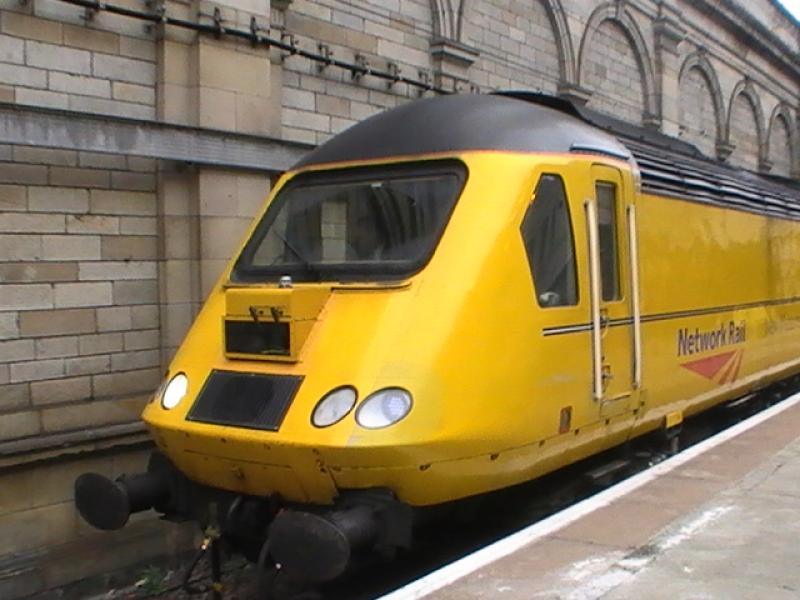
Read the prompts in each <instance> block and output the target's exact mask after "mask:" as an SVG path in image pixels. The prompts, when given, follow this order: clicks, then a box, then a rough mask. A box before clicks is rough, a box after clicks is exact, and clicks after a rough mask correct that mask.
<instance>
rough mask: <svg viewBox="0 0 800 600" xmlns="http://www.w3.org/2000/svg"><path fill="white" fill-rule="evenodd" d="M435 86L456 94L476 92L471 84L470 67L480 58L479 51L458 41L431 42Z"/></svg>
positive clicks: (438, 40)
mask: <svg viewBox="0 0 800 600" xmlns="http://www.w3.org/2000/svg"><path fill="white" fill-rule="evenodd" d="M430 51H431V57H432V58H433V82H434V85H436V86H438V87H440V88H443V89H445V90H452V91H454V92H470V91H475V90H474V89H473V87H472V85H471V83H470V77H469V67H470V65H472V63H474V62H475V60H476V59H477V58H478V55H479V53H478V50H477V49H475V48H473V47H471V46H467V45H466V44H462V43H461V42H457V41H456V40H451V39H444V38H434V39H433V40H432V41H431V48H430Z"/></svg>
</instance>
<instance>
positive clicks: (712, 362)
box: [681, 349, 744, 385]
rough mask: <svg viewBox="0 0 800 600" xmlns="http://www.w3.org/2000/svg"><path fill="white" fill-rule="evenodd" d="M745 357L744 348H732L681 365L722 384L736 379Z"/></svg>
mask: <svg viewBox="0 0 800 600" xmlns="http://www.w3.org/2000/svg"><path fill="white" fill-rule="evenodd" d="M743 358H744V350H741V349H740V350H731V351H730V352H722V353H721V354H715V355H714V356H707V357H705V358H701V359H699V360H693V361H690V362H685V363H681V366H682V367H683V368H684V369H688V370H689V371H692V372H694V373H697V374H698V375H702V376H703V377H705V378H706V379H710V380H712V381H715V382H717V383H719V384H720V385H721V384H724V383H732V382H733V381H736V378H737V377H738V376H739V369H740V368H741V366H742V359H743Z"/></svg>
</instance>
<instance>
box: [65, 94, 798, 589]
mask: <svg viewBox="0 0 800 600" xmlns="http://www.w3.org/2000/svg"><path fill="white" fill-rule="evenodd" d="M798 218H800V204H799V203H798V198H797V186H796V185H795V184H793V183H792V182H789V181H781V180H779V179H778V178H768V177H766V176H761V175H756V174H754V173H748V172H744V171H740V170H736V169H732V168H730V167H727V166H724V165H722V164H720V163H716V162H714V161H711V160H708V159H705V158H703V157H702V156H701V155H700V154H699V153H698V152H697V151H696V150H695V149H694V148H693V147H692V146H690V145H688V144H686V143H683V142H680V141H679V140H675V139H672V138H668V137H666V136H664V135H661V134H659V133H657V132H653V131H648V130H646V129H642V128H638V127H635V126H632V125H626V124H622V123H619V122H616V121H614V120H612V119H610V118H608V117H603V116H601V115H598V114H595V113H592V112H590V111H587V110H585V109H583V108H576V107H575V106H572V105H570V104H568V103H566V102H564V101H561V100H558V99H554V98H550V97H546V96H540V95H535V94H527V93H508V94H491V95H453V96H443V97H437V98H429V99H422V100H418V101H415V102H410V103H408V104H405V105H403V106H400V107H398V108H395V109H392V110H389V111H386V112H384V113H382V114H379V115H376V116H374V117H372V118H370V119H367V120H366V121H364V122H362V123H359V124H357V125H355V126H353V127H352V128H350V129H348V130H347V131H345V132H343V133H341V134H339V135H338V136H336V137H334V138H332V139H331V140H330V141H328V142H327V143H325V144H323V145H322V146H320V147H319V148H317V149H316V150H315V151H313V152H311V153H310V154H309V155H308V156H307V157H305V158H304V159H303V160H302V161H301V162H300V163H299V164H297V165H296V166H295V168H293V169H292V170H291V171H290V172H288V173H286V174H285V175H284V176H283V177H282V178H281V180H280V181H279V182H278V184H277V185H276V186H275V189H274V191H273V193H272V195H271V198H270V200H269V201H268V202H267V204H266V207H265V209H264V211H263V213H262V214H261V215H260V216H259V217H258V218H256V219H255V221H254V224H253V226H252V228H251V230H250V231H249V232H248V234H247V236H246V239H245V241H244V243H243V245H242V246H241V248H240V250H239V251H238V252H237V254H236V256H235V258H234V259H233V260H232V261H231V263H230V265H229V266H228V268H227V269H226V270H225V271H224V273H223V275H222V276H221V278H220V280H219V282H218V283H217V285H216V286H215V287H214V289H213V290H212V292H211V294H210V296H209V298H208V300H207V302H206V304H205V306H204V308H203V309H202V310H201V312H200V314H199V315H198V316H197V319H196V321H195V323H194V325H193V326H192V327H191V330H190V331H189V333H188V335H187V336H186V339H185V341H184V342H183V344H182V346H181V347H180V349H179V351H178V352H177V354H176V356H175V357H174V359H173V361H172V363H171V365H170V366H169V370H168V372H167V374H166V378H165V380H164V383H163V384H162V386H161V387H160V388H159V389H158V390H157V391H156V392H155V394H154V396H153V399H152V401H151V402H150V403H149V404H148V405H147V407H146V409H145V411H144V414H143V418H144V420H145V422H146V423H147V425H148V427H149V430H150V432H151V433H152V437H153V439H154V440H155V443H156V445H157V452H155V453H154V454H153V457H152V459H151V461H150V465H149V468H148V470H147V472H146V473H140V474H133V475H123V476H121V477H120V478H118V479H117V480H115V481H111V480H109V479H107V478H105V477H103V476H100V475H98V474H91V473H89V474H84V475H82V476H81V477H80V478H79V479H78V480H77V481H76V485H75V492H76V504H77V507H78V509H79V511H80V513H81V514H82V515H83V517H84V518H85V519H86V520H87V521H88V522H89V523H91V524H92V525H94V526H96V527H98V528H101V529H116V528H119V527H122V526H123V525H124V524H125V523H126V522H127V520H128V518H129V516H130V514H131V513H133V512H137V511H140V510H145V509H149V508H155V509H156V510H157V511H160V512H161V513H163V514H164V515H165V516H166V517H167V518H179V519H187V518H188V519H194V520H197V521H198V522H200V523H201V525H202V526H203V527H204V528H206V530H207V531H209V532H212V534H213V535H212V537H213V539H222V540H224V541H225V542H227V543H229V544H230V545H232V546H233V547H234V548H235V549H237V550H239V551H241V552H243V553H244V554H246V555H247V556H249V557H250V558H252V559H254V560H255V559H260V560H261V561H262V562H263V561H264V560H267V561H269V562H275V563H280V564H281V566H282V567H283V569H286V570H288V571H290V572H292V571H293V572H297V573H301V572H302V573H303V574H304V575H305V576H306V577H308V578H310V579H312V580H315V581H325V580H329V579H332V578H334V577H336V576H338V575H339V574H341V573H342V572H343V571H344V570H345V569H346V568H347V566H348V564H349V563H350V561H351V559H352V558H353V557H354V556H357V555H358V554H359V553H372V552H375V551H382V550H387V551H390V550H391V549H393V548H403V547H408V546H409V545H410V544H411V542H412V537H413V535H412V534H413V528H414V520H415V514H416V512H417V510H416V509H418V508H420V507H429V506H436V505H445V504H447V503H450V502H452V501H455V500H459V499H463V498H467V497H472V496H476V495H480V494H484V493H487V492H491V491H494V490H499V489H503V488H507V487H509V486H513V485H515V484H518V483H521V482H525V481H529V480H532V479H534V478H537V477H540V476H542V475H543V474H546V473H549V472H553V471H555V470H557V469H559V468H562V467H564V466H566V465H569V464H571V463H574V462H575V461H577V460H580V459H582V458H585V457H588V456H591V455H594V454H597V453H599V452H602V451H604V450H606V449H609V448H611V447H614V446H617V445H619V444H622V443H624V442H626V441H627V440H630V439H632V438H635V437H637V436H641V435H643V434H645V433H648V432H652V431H656V430H670V429H671V428H675V427H677V426H679V425H680V423H681V422H682V420H683V419H684V418H685V417H686V416H688V415H691V414H693V413H696V412H699V411H702V410H704V409H706V408H709V407H710V406H712V405H715V404H719V403H722V402H725V401H728V400H731V399H734V398H737V397H740V396H743V395H745V394H747V393H749V392H751V391H753V390H756V389H759V388H762V387H764V386H766V385H768V384H770V383H771V382H774V381H777V380H779V379H781V378H785V377H787V376H789V375H792V374H794V373H796V372H797V371H798V370H800V352H799V350H800V221H798Z"/></svg>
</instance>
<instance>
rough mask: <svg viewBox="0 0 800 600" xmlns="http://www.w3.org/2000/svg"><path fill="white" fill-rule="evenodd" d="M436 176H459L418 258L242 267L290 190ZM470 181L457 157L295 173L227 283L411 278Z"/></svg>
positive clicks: (423, 263)
mask: <svg viewBox="0 0 800 600" xmlns="http://www.w3.org/2000/svg"><path fill="white" fill-rule="evenodd" d="M437 175H439V176H441V175H455V176H456V178H457V188H456V192H455V195H454V198H453V200H452V205H451V207H450V211H449V212H448V213H447V214H446V215H445V217H444V219H443V221H442V225H441V227H440V229H439V231H438V232H436V233H435V235H434V236H433V239H432V240H431V246H430V248H429V249H427V250H426V252H425V253H423V255H422V256H421V257H420V258H419V259H418V260H416V261H407V262H401V263H398V264H392V263H388V262H387V263H380V264H377V265H370V264H362V265H353V264H349V265H348V264H345V265H335V264H334V265H325V264H313V267H303V265H301V264H299V265H282V266H281V267H280V268H275V267H272V266H268V267H246V266H244V265H243V263H245V262H247V261H252V259H253V256H254V255H255V253H256V252H257V250H258V248H259V245H260V243H261V242H262V241H263V239H264V237H265V235H266V232H267V231H268V230H269V228H270V227H272V225H273V223H274V222H275V220H276V218H277V215H278V214H279V213H280V212H281V209H282V208H283V205H284V204H285V203H286V202H287V199H288V198H289V197H290V192H291V191H292V190H294V189H295V188H298V187H306V186H312V185H325V184H326V183H330V184H346V183H357V182H359V181H364V180H365V179H380V178H381V177H385V178H396V179H402V178H406V177H407V178H409V179H412V178H416V177H420V178H422V177H428V176H437ZM468 179H469V169H468V168H467V165H466V164H465V163H464V162H463V161H461V160H459V159H456V158H445V159H435V160H426V161H409V162H403V163H393V164H380V165H368V166H365V165H359V166H355V167H344V168H334V169H325V170H313V171H307V172H302V173H299V174H297V175H295V176H294V177H292V178H291V179H290V180H289V181H287V182H286V184H285V185H284V186H282V187H281V188H280V189H279V190H277V191H276V194H275V197H274V199H273V201H272V202H270V204H269V206H268V207H267V210H266V211H265V212H264V214H263V215H262V216H261V218H260V220H259V222H258V224H257V225H256V227H255V229H254V230H253V232H252V234H251V235H250V237H249V238H248V240H247V241H246V243H245V245H244V247H243V248H242V250H241V252H240V253H239V254H238V256H237V257H236V260H235V262H234V264H233V268H232V269H231V273H230V281H231V282H234V283H262V282H263V283H271V282H275V281H278V280H279V279H280V277H282V276H284V275H289V276H291V277H292V278H293V280H294V281H297V282H305V283H318V282H329V281H330V282H337V283H339V282H341V283H351V282H370V281H386V280H389V281H393V280H401V279H407V278H409V277H412V276H413V275H416V274H417V273H419V272H420V271H421V270H422V269H424V268H425V267H426V266H427V264H428V263H429V262H430V260H431V259H432V258H433V255H434V254H435V252H436V249H437V248H438V246H439V242H440V241H441V238H442V236H443V235H444V232H445V230H446V229H447V227H448V225H449V223H450V219H451V218H452V216H453V212H454V211H455V209H456V206H457V205H458V202H459V200H460V198H461V195H462V194H463V192H464V188H465V187H466V185H467V181H468ZM312 263H313V261H312Z"/></svg>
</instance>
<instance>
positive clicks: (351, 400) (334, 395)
mask: <svg viewBox="0 0 800 600" xmlns="http://www.w3.org/2000/svg"><path fill="white" fill-rule="evenodd" d="M355 403H356V391H355V390H354V389H353V388H351V387H341V388H338V389H335V390H333V391H332V392H329V393H328V394H327V395H326V396H325V397H324V398H323V399H322V400H320V401H319V402H317V405H316V406H315V407H314V412H313V413H311V423H313V425H314V427H328V426H329V425H333V424H334V423H338V422H339V421H341V420H342V419H343V418H344V417H345V416H346V415H347V413H349V412H350V411H351V410H353V406H355Z"/></svg>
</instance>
